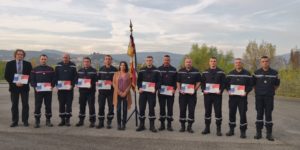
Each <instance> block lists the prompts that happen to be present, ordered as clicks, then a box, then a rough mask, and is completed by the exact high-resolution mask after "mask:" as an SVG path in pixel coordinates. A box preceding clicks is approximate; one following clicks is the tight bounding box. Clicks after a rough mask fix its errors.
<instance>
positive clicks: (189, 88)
mask: <svg viewBox="0 0 300 150" xmlns="http://www.w3.org/2000/svg"><path fill="white" fill-rule="evenodd" d="M180 90H181V92H183V93H187V94H194V93H195V85H194V84H185V83H182V84H181V88H180Z"/></svg>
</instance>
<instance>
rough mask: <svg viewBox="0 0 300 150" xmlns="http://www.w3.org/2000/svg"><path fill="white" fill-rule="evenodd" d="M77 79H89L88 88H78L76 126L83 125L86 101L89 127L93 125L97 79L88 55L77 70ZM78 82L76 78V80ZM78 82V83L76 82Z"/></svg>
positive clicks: (94, 120)
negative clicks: (81, 66) (89, 84)
mask: <svg viewBox="0 0 300 150" xmlns="http://www.w3.org/2000/svg"><path fill="white" fill-rule="evenodd" d="M77 79H90V80H91V87H90V88H79V108H80V110H79V122H78V123H77V124H76V126H77V127H80V126H83V125H84V118H85V107H86V103H88V106H89V115H90V128H93V127H95V122H96V114H95V93H96V87H95V83H96V81H97V70H96V69H95V68H93V67H92V66H91V59H90V58H89V57H84V58H83V68H81V69H79V70H78V73H77ZM77 82H78V80H77ZM77 84H78V83H77Z"/></svg>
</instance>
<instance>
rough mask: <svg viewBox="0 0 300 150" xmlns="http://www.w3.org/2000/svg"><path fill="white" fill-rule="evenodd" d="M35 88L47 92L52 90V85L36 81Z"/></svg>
mask: <svg viewBox="0 0 300 150" xmlns="http://www.w3.org/2000/svg"><path fill="white" fill-rule="evenodd" d="M35 89H36V91H37V92H47V91H52V86H51V83H49V82H45V83H37V84H36V87H35Z"/></svg>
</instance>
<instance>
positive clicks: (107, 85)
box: [97, 80, 112, 90]
mask: <svg viewBox="0 0 300 150" xmlns="http://www.w3.org/2000/svg"><path fill="white" fill-rule="evenodd" d="M111 85H112V82H111V81H110V80H98V82H97V88H98V89H99V90H111Z"/></svg>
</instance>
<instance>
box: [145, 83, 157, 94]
mask: <svg viewBox="0 0 300 150" xmlns="http://www.w3.org/2000/svg"><path fill="white" fill-rule="evenodd" d="M142 89H143V91H145V92H151V93H154V92H155V83H153V82H142Z"/></svg>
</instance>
